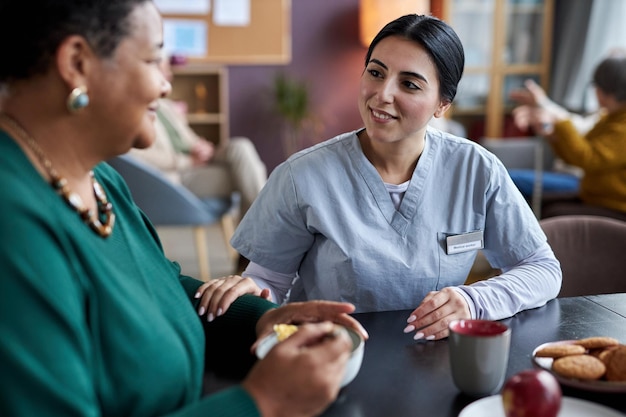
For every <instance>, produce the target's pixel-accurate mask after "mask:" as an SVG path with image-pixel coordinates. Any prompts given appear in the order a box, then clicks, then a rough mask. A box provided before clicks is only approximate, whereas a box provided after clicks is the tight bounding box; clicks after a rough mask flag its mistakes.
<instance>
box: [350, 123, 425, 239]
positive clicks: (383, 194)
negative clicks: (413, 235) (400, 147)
mask: <svg viewBox="0 0 626 417" xmlns="http://www.w3.org/2000/svg"><path fill="white" fill-rule="evenodd" d="M359 132H360V131H357V132H355V133H354V135H353V137H352V143H351V147H352V149H351V151H350V158H351V159H352V162H353V163H354V164H355V166H356V167H357V169H358V171H359V173H360V174H361V177H362V178H363V180H364V181H365V183H366V184H367V187H368V189H369V190H370V193H371V195H372V197H373V198H374V201H376V205H377V206H378V209H379V210H380V212H381V214H382V215H383V216H384V217H385V219H386V220H387V222H388V223H389V225H390V226H391V227H392V228H393V229H394V230H395V231H396V232H397V233H398V234H400V235H401V236H404V235H405V234H406V232H407V229H408V226H409V225H410V224H411V219H412V218H413V217H414V216H415V215H416V214H417V212H418V209H419V206H420V203H421V200H422V198H421V197H422V195H423V193H424V186H425V183H426V178H427V176H428V173H429V172H430V171H431V166H432V163H433V160H434V157H433V155H434V152H435V151H436V143H435V141H433V140H432V136H431V135H429V134H428V131H427V132H426V137H425V143H424V149H423V151H422V155H421V156H420V158H419V160H418V161H417V165H416V166H415V170H414V171H413V174H412V175H411V181H410V183H409V187H408V188H407V190H406V192H405V193H404V197H403V199H402V202H401V203H400V207H399V208H398V210H396V208H395V207H394V205H393V202H392V201H391V196H389V192H388V191H387V188H386V187H385V184H384V182H383V180H382V178H381V176H380V174H379V173H378V171H377V170H376V168H375V167H374V165H372V163H371V162H370V161H369V160H368V159H367V157H366V156H365V154H364V153H363V149H362V148H361V144H360V142H359V138H358V136H357V134H358V133H359Z"/></svg>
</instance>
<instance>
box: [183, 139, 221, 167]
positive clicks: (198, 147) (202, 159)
mask: <svg viewBox="0 0 626 417" xmlns="http://www.w3.org/2000/svg"><path fill="white" fill-rule="evenodd" d="M214 155H215V145H214V144H213V142H211V141H208V140H206V139H201V140H198V141H196V142H195V143H194V144H193V145H192V147H191V149H190V150H189V156H191V160H192V163H193V165H195V166H201V165H206V163H207V162H209V161H210V160H211V159H213V156H214Z"/></svg>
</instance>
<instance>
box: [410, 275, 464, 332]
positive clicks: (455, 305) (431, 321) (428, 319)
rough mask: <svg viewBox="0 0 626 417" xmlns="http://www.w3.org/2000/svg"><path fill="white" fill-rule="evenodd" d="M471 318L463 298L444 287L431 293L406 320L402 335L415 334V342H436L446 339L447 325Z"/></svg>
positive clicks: (454, 291) (451, 289)
mask: <svg viewBox="0 0 626 417" xmlns="http://www.w3.org/2000/svg"><path fill="white" fill-rule="evenodd" d="M469 318H471V314H470V309H469V306H468V305H467V302H466V301H465V298H463V296H462V295H461V294H459V293H458V291H456V290H454V289H453V288H451V287H446V288H444V289H442V290H441V291H431V292H429V293H428V295H426V297H424V299H423V300H422V302H421V304H420V305H419V306H418V307H417V308H416V309H415V310H413V312H412V313H411V315H410V316H409V318H408V319H407V323H408V325H407V326H406V327H405V329H404V333H411V332H415V336H413V338H414V339H415V340H419V339H426V340H438V339H443V338H445V337H448V324H450V322H451V321H452V320H456V319H469Z"/></svg>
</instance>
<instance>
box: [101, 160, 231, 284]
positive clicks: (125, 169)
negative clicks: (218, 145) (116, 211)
mask: <svg viewBox="0 0 626 417" xmlns="http://www.w3.org/2000/svg"><path fill="white" fill-rule="evenodd" d="M107 162H108V163H109V164H110V165H111V166H112V167H113V168H115V170H117V171H118V172H119V173H120V174H121V175H122V177H123V178H124V180H125V181H126V183H127V184H128V187H129V188H130V191H131V193H132V196H133V199H134V200H135V203H137V205H138V206H139V207H140V208H141V209H142V210H143V212H144V213H145V214H146V215H147V216H148V218H149V219H150V221H151V222H152V223H153V224H154V225H155V226H156V227H158V226H182V227H191V228H192V229H193V234H194V239H195V249H196V256H197V258H198V265H199V268H200V279H202V280H203V281H208V280H209V279H210V266H209V256H208V255H209V253H208V248H207V243H206V242H207V240H206V237H207V236H206V226H209V225H211V224H214V223H216V222H218V221H219V222H220V223H221V229H222V234H223V237H224V243H225V244H226V247H227V248H228V252H229V255H230V257H231V258H232V260H233V261H234V260H235V259H236V258H237V256H238V254H237V252H236V251H235V250H234V249H233V248H232V247H231V246H230V238H231V237H232V235H233V232H234V221H233V217H232V214H231V209H232V207H233V202H232V201H229V200H228V199H219V198H212V199H200V198H198V197H197V196H196V195H194V194H193V193H192V192H191V191H189V190H188V189H187V188H185V187H184V186H182V185H179V184H175V183H173V182H172V181H170V180H169V179H167V178H166V177H165V176H164V175H163V174H162V173H161V172H159V171H158V170H157V169H155V168H153V167H151V166H149V165H147V164H145V163H144V162H142V161H139V160H137V159H136V158H133V157H132V156H129V155H121V156H118V157H116V158H113V159H111V160H109V161H107Z"/></svg>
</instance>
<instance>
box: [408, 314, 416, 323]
mask: <svg viewBox="0 0 626 417" xmlns="http://www.w3.org/2000/svg"><path fill="white" fill-rule="evenodd" d="M416 318H417V317H415V316H410V317H409V318H408V319H406V322H407V323H411V322H413V321H415V319H416Z"/></svg>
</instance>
